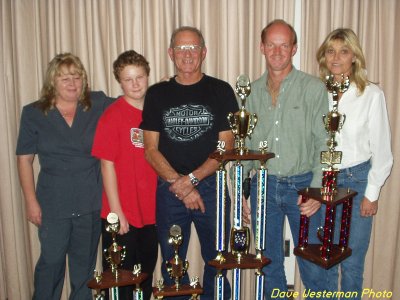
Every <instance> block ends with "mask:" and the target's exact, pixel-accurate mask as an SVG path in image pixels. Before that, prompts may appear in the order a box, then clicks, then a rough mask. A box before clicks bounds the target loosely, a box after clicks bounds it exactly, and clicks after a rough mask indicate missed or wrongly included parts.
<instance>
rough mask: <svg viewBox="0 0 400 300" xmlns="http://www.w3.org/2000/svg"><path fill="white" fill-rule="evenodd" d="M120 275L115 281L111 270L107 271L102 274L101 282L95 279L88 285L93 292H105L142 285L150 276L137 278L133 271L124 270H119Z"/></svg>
mask: <svg viewBox="0 0 400 300" xmlns="http://www.w3.org/2000/svg"><path fill="white" fill-rule="evenodd" d="M118 275H119V276H118V278H117V279H115V277H114V274H113V273H112V272H111V270H110V269H107V270H106V271H104V272H103V273H102V274H101V280H100V282H97V281H96V279H94V278H93V279H92V280H90V281H89V282H88V283H87V286H88V287H89V288H90V289H93V290H104V289H109V288H113V287H118V286H128V285H136V284H140V283H142V282H143V281H144V280H146V278H147V276H148V275H147V274H146V273H140V274H139V275H138V276H136V275H133V274H132V271H129V270H123V269H118Z"/></svg>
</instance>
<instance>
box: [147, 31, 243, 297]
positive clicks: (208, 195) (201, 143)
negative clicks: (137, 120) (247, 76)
mask: <svg viewBox="0 0 400 300" xmlns="http://www.w3.org/2000/svg"><path fill="white" fill-rule="evenodd" d="M168 54H169V57H170V58H171V60H172V62H173V63H174V65H175V69H176V75H175V76H173V77H172V78H170V80H169V81H164V82H160V83H157V84H155V85H153V86H152V87H150V88H149V89H148V91H147V94H146V98H145V103H144V108H143V122H142V124H141V126H140V127H141V128H142V129H143V130H144V146H145V155H146V159H147V160H148V162H149V163H150V164H151V165H152V166H153V168H154V169H155V170H156V172H157V174H158V184H157V213H156V218H157V219H156V224H157V231H158V239H159V243H160V246H161V252H162V256H163V260H164V261H165V260H169V259H171V258H172V257H173V255H174V249H173V247H171V245H169V244H168V238H169V229H170V228H171V226H172V225H179V226H180V227H181V228H182V235H183V243H182V245H181V246H180V247H179V255H180V256H181V257H182V258H183V259H185V258H186V253H187V250H188V244H189V238H190V229H191V224H192V223H194V225H195V227H196V230H197V234H198V237H199V241H200V246H201V254H202V257H203V260H204V263H205V266H204V276H203V288H204V294H203V295H202V296H201V298H202V299H210V300H211V299H214V277H215V275H216V269H215V268H213V267H210V266H208V264H207V263H208V261H210V260H212V259H214V258H216V256H217V251H216V250H215V236H216V234H215V231H216V178H215V171H216V170H217V168H218V162H217V161H216V160H214V159H210V158H208V156H209V154H210V153H212V152H214V151H215V150H216V147H217V142H218V141H224V142H225V146H226V147H225V148H226V149H227V150H228V149H232V148H233V146H234V136H233V134H232V132H231V130H230V127H229V124H228V121H227V115H228V113H229V112H236V111H237V110H238V109H239V107H238V104H237V102H236V98H235V95H234V92H233V89H232V88H231V86H230V85H229V84H228V83H227V82H224V81H222V80H219V79H216V78H213V77H210V76H208V75H206V74H204V73H202V70H201V67H202V63H203V61H204V59H205V57H206V54H207V48H206V47H205V43H204V38H203V35H202V33H201V32H200V31H199V30H198V29H196V28H193V27H186V26H185V27H180V28H178V29H176V30H175V31H174V32H173V33H172V36H171V42H170V47H169V49H168ZM229 211H230V199H227V212H229ZM229 230H230V224H226V234H228V232H229ZM162 274H163V277H164V281H165V283H166V284H167V285H171V284H174V282H173V280H171V279H170V278H169V276H168V273H167V271H166V269H165V266H163V267H162ZM188 282H189V280H188V278H187V276H186V277H185V278H184V279H183V283H188ZM225 282H226V287H225V294H226V295H230V287H229V284H228V283H227V280H225Z"/></svg>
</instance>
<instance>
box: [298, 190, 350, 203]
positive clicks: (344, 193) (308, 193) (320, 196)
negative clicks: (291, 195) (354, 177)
mask: <svg viewBox="0 0 400 300" xmlns="http://www.w3.org/2000/svg"><path fill="white" fill-rule="evenodd" d="M335 191H336V193H333V194H329V195H325V194H324V193H322V192H321V189H320V188H305V189H303V190H301V191H299V192H298V194H299V195H302V196H305V197H307V198H312V199H315V200H318V201H319V202H321V203H323V204H331V205H339V204H340V203H343V202H344V201H346V200H347V199H349V198H353V197H354V196H355V195H357V192H355V191H353V190H350V189H345V188H338V189H336V190H335Z"/></svg>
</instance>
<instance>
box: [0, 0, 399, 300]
mask: <svg viewBox="0 0 400 300" xmlns="http://www.w3.org/2000/svg"><path fill="white" fill-rule="evenodd" d="M299 1H300V2H301V7H302V9H301V11H300V12H299V11H297V12H296V10H295V5H296V3H298V2H299ZM298 14H300V17H301V20H302V22H301V45H299V46H300V47H301V52H300V53H301V69H302V70H303V71H306V72H309V73H313V74H315V75H317V74H318V72H317V64H316V60H315V52H316V49H317V48H318V46H319V45H320V44H321V42H322V41H323V39H324V38H325V36H326V34H327V33H328V32H330V31H331V30H332V29H333V28H336V27H339V26H348V27H351V28H353V29H354V30H355V32H356V33H357V34H358V35H359V37H360V40H361V42H362V46H363V49H364V52H365V54H366V58H367V67H368V74H369V77H370V79H371V80H372V81H374V82H378V83H379V85H380V86H381V87H382V88H383V89H384V91H385V94H386V97H387V103H388V110H389V117H390V123H391V128H392V136H393V153H394V155H395V166H394V168H393V171H392V175H391V177H390V178H389V180H388V182H387V183H386V185H385V187H384V189H383V191H382V193H381V198H380V199H381V201H380V207H379V213H378V216H377V217H376V220H375V226H374V231H373V236H372V240H371V246H370V251H369V254H368V257H367V264H366V272H365V286H367V287H371V288H373V289H376V290H378V289H387V290H391V291H393V293H394V295H400V290H399V289H400V288H399V287H398V286H395V282H398V281H399V280H400V278H399V277H400V275H399V273H400V261H399V260H400V259H399V258H398V256H397V255H396V254H397V250H398V249H399V247H400V239H399V238H398V236H400V234H399V225H400V224H399V221H398V215H399V213H400V204H399V203H400V202H399V201H398V200H397V197H396V195H398V194H399V193H400V189H399V187H398V185H396V180H395V179H396V178H399V177H398V176H399V175H400V174H399V172H400V170H399V165H398V164H397V161H398V160H399V154H398V153H400V151H399V150H398V149H399V148H400V145H399V139H398V138H397V137H398V136H399V131H400V120H397V118H396V114H397V112H398V111H399V105H398V102H397V101H396V100H397V99H399V96H400V95H399V94H400V91H399V85H398V82H399V79H400V78H399V70H400V63H399V60H398V59H396V57H397V51H396V50H397V49H398V48H399V46H400V37H399V35H398V33H397V32H396V28H400V27H399V26H400V24H399V22H400V21H399V20H398V17H397V16H398V15H400V8H399V4H398V3H397V1H396V0H385V1H379V0H370V1H362V0H353V1H345V0H326V1H318V0H113V1H105V0H104V1H99V0H35V1H32V0H1V2H0V16H1V19H0V23H1V29H0V33H1V35H0V40H1V47H0V72H1V75H2V76H1V77H0V78H1V81H0V96H1V98H0V99H1V100H0V131H1V133H0V137H1V143H0V164H1V166H2V171H1V172H0V299H7V297H8V299H10V300H18V299H29V298H30V297H31V296H32V293H33V270H34V266H35V264H36V261H37V259H38V256H39V242H38V238H37V230H36V228H35V226H33V225H31V224H28V222H27V221H26V219H25V209H24V200H23V197H22V193H21V189H20V186H19V181H18V175H17V171H16V170H17V168H16V157H15V146H16V139H17V133H18V126H19V119H20V113H21V109H22V107H23V106H24V105H26V104H28V103H30V102H32V101H33V100H35V99H37V98H38V95H39V93H40V88H41V86H42V83H43V76H44V72H45V70H46V68H47V64H48V62H49V61H50V60H51V59H52V58H53V57H54V56H55V55H56V54H57V53H60V52H72V53H74V54H76V55H78V56H79V57H80V58H81V59H82V62H83V63H84V65H85V67H86V70H87V72H88V75H89V83H90V86H91V88H92V89H93V90H103V91H105V92H106V93H107V94H108V95H110V96H114V97H116V96H118V95H119V94H121V90H120V87H119V85H118V83H117V82H116V80H115V79H114V75H113V73H112V63H113V61H114V60H115V59H116V58H117V56H118V54H120V53H121V52H123V51H125V50H128V49H134V50H136V51H138V52H140V53H141V54H143V55H144V56H145V57H146V58H147V60H148V61H149V62H150V68H151V72H150V83H155V82H157V81H159V80H160V79H161V78H162V77H165V76H172V75H173V74H174V67H173V64H172V62H171V61H170V59H169V57H168V55H167V48H168V45H169V38H170V35H171V33H172V31H173V30H174V29H175V28H176V27H178V26H181V25H190V26H196V27H198V28H200V29H201V31H202V32H203V34H204V38H205V41H206V46H207V48H208V53H207V57H206V60H205V62H204V71H205V72H206V73H207V74H209V75H211V76H215V77H218V78H221V79H223V80H226V81H228V82H229V83H230V84H231V85H232V86H233V85H234V84H235V81H236V78H237V76H238V75H240V74H248V75H249V76H250V78H251V80H254V79H256V78H258V77H259V76H260V75H261V74H262V73H263V72H264V70H265V60H264V57H263V56H262V55H261V53H260V49H259V48H260V47H259V43H260V33H261V30H262V28H263V27H264V26H265V25H266V24H267V23H268V22H270V21H272V20H273V19H275V18H281V19H284V20H286V21H287V22H289V23H291V24H293V23H294V20H295V16H298ZM261 117H262V116H261ZM38 168H39V166H38V164H37V163H35V170H36V174H37V171H38ZM191 239H192V241H191V245H190V252H189V256H188V259H189V261H190V262H191V267H190V270H189V273H190V276H194V275H198V276H200V277H201V276H202V272H203V271H202V264H201V255H200V251H199V246H198V241H197V239H196V236H195V234H194V231H193V235H192V237H191ZM160 263H161V261H160V260H159V263H158V266H157V272H156V273H155V278H160V276H161V275H160V272H159V271H158V270H159V264H160ZM243 274H244V276H243V278H244V279H243V281H244V287H243V289H242V291H243V299H254V278H253V277H254V272H253V271H245V272H244V273H243ZM296 288H298V289H299V288H300V287H299V279H298V278H297V284H296ZM68 293H69V282H68V280H67V281H66V283H65V286H64V291H63V298H62V299H63V300H64V299H67V298H68ZM395 298H396V297H393V299H395Z"/></svg>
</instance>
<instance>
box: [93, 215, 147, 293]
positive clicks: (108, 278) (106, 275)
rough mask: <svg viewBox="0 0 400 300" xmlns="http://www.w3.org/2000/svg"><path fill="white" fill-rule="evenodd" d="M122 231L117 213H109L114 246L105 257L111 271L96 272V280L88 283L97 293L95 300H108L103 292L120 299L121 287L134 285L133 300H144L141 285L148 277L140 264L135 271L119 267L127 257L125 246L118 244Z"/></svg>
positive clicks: (108, 222) (107, 227)
mask: <svg viewBox="0 0 400 300" xmlns="http://www.w3.org/2000/svg"><path fill="white" fill-rule="evenodd" d="M119 229H120V222H119V219H118V215H117V214H115V213H109V214H108V216H107V225H106V230H107V231H108V232H109V233H111V236H112V244H111V246H110V247H108V248H107V249H104V256H105V259H106V260H107V262H108V263H109V264H110V269H107V270H105V271H104V272H100V271H96V270H95V271H94V278H93V279H92V280H90V281H89V282H88V283H87V286H88V287H89V288H90V289H93V290H95V291H96V293H95V294H94V299H95V300H104V299H106V297H105V295H104V292H103V291H102V290H105V289H108V290H109V298H110V299H111V300H117V299H119V287H124V286H129V285H133V286H134V290H133V299H134V300H142V299H143V291H142V289H141V288H140V284H141V283H142V282H143V281H144V280H146V278H147V277H148V275H147V274H146V273H142V270H141V266H140V264H138V265H134V267H133V271H130V270H124V269H118V266H119V265H120V264H121V263H122V261H123V260H124V258H125V255H126V249H125V246H120V245H118V244H117V240H116V238H117V233H118V231H119Z"/></svg>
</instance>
